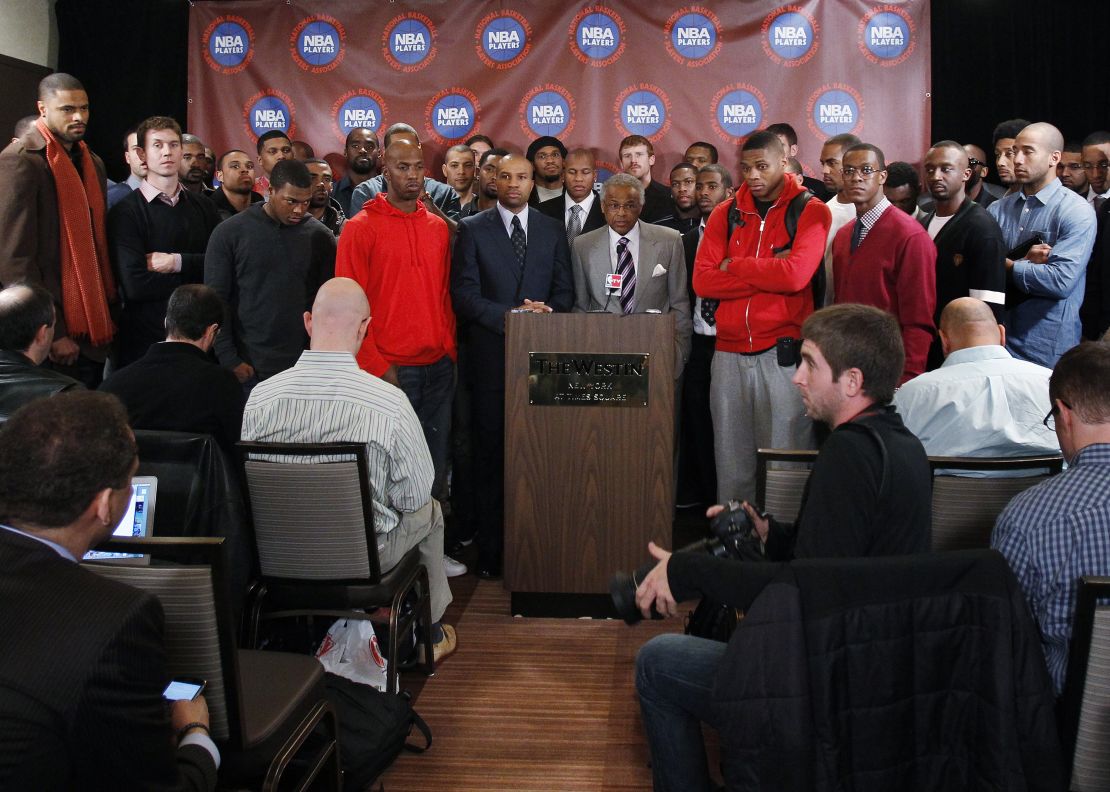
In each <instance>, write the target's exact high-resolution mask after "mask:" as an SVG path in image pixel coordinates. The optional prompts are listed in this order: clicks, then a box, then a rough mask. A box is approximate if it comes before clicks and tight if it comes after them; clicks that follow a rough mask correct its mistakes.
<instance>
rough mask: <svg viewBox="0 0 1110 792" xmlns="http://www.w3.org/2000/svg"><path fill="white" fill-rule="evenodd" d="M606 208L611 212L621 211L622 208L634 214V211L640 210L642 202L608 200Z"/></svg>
mask: <svg viewBox="0 0 1110 792" xmlns="http://www.w3.org/2000/svg"><path fill="white" fill-rule="evenodd" d="M605 208H606V209H608V210H609V211H610V212H619V211H620V210H621V209H623V210H624V211H626V212H628V213H629V214H632V213H633V212H638V211H640V204H638V203H617V202H616V201H606V202H605Z"/></svg>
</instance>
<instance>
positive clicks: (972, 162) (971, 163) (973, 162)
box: [967, 157, 986, 168]
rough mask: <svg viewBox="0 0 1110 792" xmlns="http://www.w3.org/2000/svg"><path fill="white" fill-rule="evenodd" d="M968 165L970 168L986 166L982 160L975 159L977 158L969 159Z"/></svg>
mask: <svg viewBox="0 0 1110 792" xmlns="http://www.w3.org/2000/svg"><path fill="white" fill-rule="evenodd" d="M967 164H968V166H969V167H972V168H978V167H979V166H980V165H985V164H986V163H985V162H983V161H982V160H977V159H975V157H968V158H967Z"/></svg>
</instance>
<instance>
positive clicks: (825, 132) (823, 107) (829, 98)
mask: <svg viewBox="0 0 1110 792" xmlns="http://www.w3.org/2000/svg"><path fill="white" fill-rule="evenodd" d="M862 112H863V99H862V98H861V97H860V95H859V93H858V92H857V91H856V89H855V88H852V87H851V86H848V85H844V84H843V83H833V84H831V85H824V86H822V87H820V88H818V89H817V90H816V91H814V92H813V95H812V96H810V97H809V105H808V106H807V108H806V114H807V116H808V118H809V129H810V131H811V132H813V134H814V135H815V136H817V137H818V138H819V139H821V140H825V139H826V138H830V137H832V136H833V135H841V134H844V133H846V132H850V133H852V134H859V132H860V129H862V128H863V119H862V118H861V114H862Z"/></svg>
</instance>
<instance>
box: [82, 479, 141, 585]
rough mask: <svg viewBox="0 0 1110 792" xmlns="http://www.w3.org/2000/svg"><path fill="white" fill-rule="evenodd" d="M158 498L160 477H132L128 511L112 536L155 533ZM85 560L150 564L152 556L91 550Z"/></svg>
mask: <svg viewBox="0 0 1110 792" xmlns="http://www.w3.org/2000/svg"><path fill="white" fill-rule="evenodd" d="M157 499H158V479H157V478H156V477H155V476H135V477H134V478H132V479H131V501H130V503H128V505H127V513H126V514H124V515H123V519H121V520H120V521H119V525H117V526H116V530H115V531H113V532H112V536H119V537H122V538H135V537H144V536H153V535H154V505H155V503H156V501H157ZM82 560H84V561H111V562H118V563H129V564H148V563H150V556H148V555H140V554H137V553H110V552H107V551H103V550H90V551H89V552H87V553H85V557H84V559H82Z"/></svg>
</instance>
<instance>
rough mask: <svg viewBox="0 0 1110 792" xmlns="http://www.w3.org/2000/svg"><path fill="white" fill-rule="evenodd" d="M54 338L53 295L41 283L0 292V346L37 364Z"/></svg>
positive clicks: (44, 356) (13, 287)
mask: <svg viewBox="0 0 1110 792" xmlns="http://www.w3.org/2000/svg"><path fill="white" fill-rule="evenodd" d="M53 340H54V298H53V297H52V296H51V294H50V292H48V291H46V289H44V288H42V287H41V286H25V285H22V284H17V285H15V286H9V287H8V288H6V289H3V290H2V291H0V349H2V350H4V351H5V352H22V353H23V354H24V355H26V356H27V357H29V358H31V360H32V361H33V362H34V363H35V365H36V366H37V365H38V364H40V363H42V362H43V360H45V359H46V354H47V352H49V351H50V344H51V342H52V341H53Z"/></svg>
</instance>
